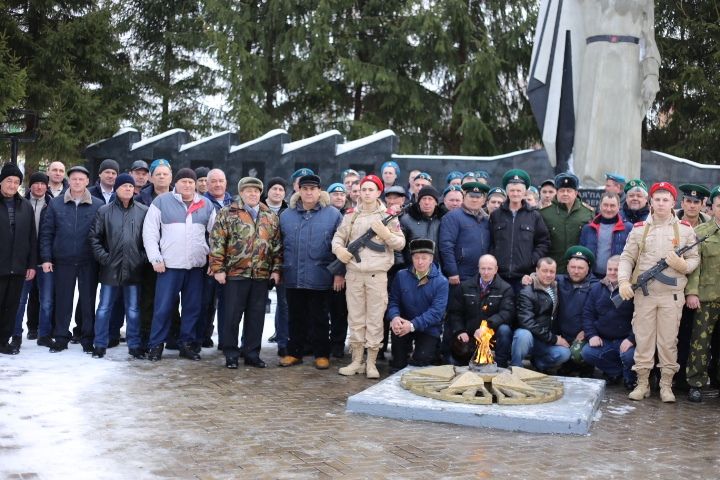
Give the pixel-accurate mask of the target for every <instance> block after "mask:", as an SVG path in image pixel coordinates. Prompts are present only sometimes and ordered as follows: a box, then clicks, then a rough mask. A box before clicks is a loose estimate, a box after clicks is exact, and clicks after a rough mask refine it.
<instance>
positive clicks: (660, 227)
mask: <svg viewBox="0 0 720 480" xmlns="http://www.w3.org/2000/svg"><path fill="white" fill-rule="evenodd" d="M694 241H695V232H694V231H693V229H692V227H690V225H689V224H688V223H686V222H681V221H680V220H678V218H677V217H676V216H674V215H672V216H670V218H668V219H667V220H665V221H662V222H658V221H656V220H655V218H654V217H653V216H652V215H651V216H649V217H648V219H647V220H646V221H645V222H638V223H636V224H635V225H634V226H633V229H632V231H631V232H630V235H629V236H628V240H627V243H626V244H625V249H624V250H623V253H622V256H621V257H620V265H619V271H618V281H619V282H620V283H621V284H622V282H631V283H633V282H634V281H635V280H636V278H637V275H639V274H641V273H643V272H644V271H646V270H648V269H650V268H652V267H653V266H654V265H655V264H656V263H657V262H658V261H660V260H661V259H663V258H665V257H666V256H667V255H668V253H669V252H670V251H671V250H674V249H676V248H679V247H684V246H685V245H687V244H689V243H693V242H694ZM683 257H684V258H685V261H686V262H687V270H688V272H692V271H693V270H695V268H696V267H697V266H698V264H699V263H700V257H699V255H698V251H697V247H694V248H692V249H690V250H689V251H688V252H686V253H685V254H684V255H683ZM663 273H664V274H665V275H667V276H668V277H671V278H675V279H677V285H676V286H671V285H665V284H663V283H661V282H659V281H655V280H653V281H651V282H649V283H648V291H649V295H647V296H645V295H643V293H642V291H641V290H639V289H638V290H637V291H636V292H635V316H634V318H633V322H632V324H633V332H635V343H636V345H637V347H636V349H635V365H634V366H633V370H635V371H640V370H649V369H651V368H653V364H654V357H655V348H656V347H657V351H658V357H659V360H660V361H659V365H658V366H659V367H660V368H661V370H662V371H663V374H664V375H666V376H669V377H672V375H673V374H674V373H676V372H677V371H678V369H679V366H678V363H677V333H678V327H679V325H680V315H681V313H682V307H683V305H684V304H685V295H684V294H683V290H684V288H685V284H686V283H687V278H686V276H685V275H686V273H685V272H678V271H676V270H674V269H673V268H670V267H668V268H667V269H665V271H664V272H663Z"/></svg>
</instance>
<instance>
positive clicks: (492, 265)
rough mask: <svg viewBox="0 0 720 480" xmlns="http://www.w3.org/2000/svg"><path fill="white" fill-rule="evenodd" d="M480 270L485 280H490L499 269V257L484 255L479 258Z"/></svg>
mask: <svg viewBox="0 0 720 480" xmlns="http://www.w3.org/2000/svg"><path fill="white" fill-rule="evenodd" d="M478 270H479V272H480V278H482V280H483V282H490V281H492V279H494V278H495V275H496V274H497V271H498V264H497V259H496V258H495V257H493V256H492V255H483V256H482V257H480V260H478Z"/></svg>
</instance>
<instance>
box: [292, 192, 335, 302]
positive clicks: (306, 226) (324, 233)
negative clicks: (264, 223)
mask: <svg viewBox="0 0 720 480" xmlns="http://www.w3.org/2000/svg"><path fill="white" fill-rule="evenodd" d="M299 197H300V195H299V194H297V193H295V194H293V196H292V199H291V201H290V206H289V207H288V209H287V210H285V211H284V212H283V213H282V214H281V215H280V231H281V233H282V239H283V252H284V256H283V283H284V284H285V286H286V287H287V288H305V289H310V290H330V289H331V288H332V284H333V275H332V273H330V271H329V270H328V269H327V266H328V265H330V263H331V262H332V261H333V260H335V255H333V253H332V248H331V242H332V239H333V235H335V230H337V228H338V226H339V225H340V222H341V221H342V215H341V214H340V211H339V210H338V209H337V208H335V207H333V206H331V205H330V204H329V203H330V198H329V197H328V195H327V193H326V192H322V193H321V194H320V201H319V202H318V204H317V205H316V206H315V208H314V209H312V210H309V211H308V210H305V209H304V208H303V206H302V202H301V201H300V199H299Z"/></svg>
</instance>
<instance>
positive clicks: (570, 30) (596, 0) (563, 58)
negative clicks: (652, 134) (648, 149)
mask: <svg viewBox="0 0 720 480" xmlns="http://www.w3.org/2000/svg"><path fill="white" fill-rule="evenodd" d="M659 67H660V54H659V52H658V49H657V46H656V44H655V29H654V5H653V2H652V0H564V1H562V0H542V1H541V3H540V12H539V15H538V25H537V29H536V34H535V43H534V46H533V54H532V63H531V66H530V69H531V70H530V79H529V83H528V96H529V98H530V104H531V106H532V109H533V114H534V115H535V118H536V120H537V122H538V126H539V128H540V131H541V132H542V139H543V144H544V145H545V149H546V151H547V154H548V157H549V159H550V162H551V164H553V165H554V166H555V167H556V169H557V170H558V171H565V170H571V171H573V172H574V173H575V174H576V175H577V176H578V177H579V178H580V181H581V183H582V185H583V186H585V187H593V186H599V185H602V184H603V183H604V174H605V173H606V172H617V173H621V174H623V175H625V176H626V177H627V178H638V177H640V156H641V146H640V138H641V129H642V120H643V118H644V117H645V114H646V113H647V110H648V108H649V107H650V105H651V104H652V102H653V100H654V98H655V95H656V93H657V91H658V90H659V83H658V72H659Z"/></svg>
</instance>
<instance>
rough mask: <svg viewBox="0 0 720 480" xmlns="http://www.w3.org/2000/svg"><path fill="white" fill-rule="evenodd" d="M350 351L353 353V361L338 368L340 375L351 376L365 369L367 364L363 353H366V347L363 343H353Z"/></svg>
mask: <svg viewBox="0 0 720 480" xmlns="http://www.w3.org/2000/svg"><path fill="white" fill-rule="evenodd" d="M350 352H351V353H352V362H351V363H350V365H348V366H347V367H342V368H341V369H339V370H338V373H339V374H340V375H345V376H351V375H355V374H356V373H362V372H364V371H365V364H364V363H363V354H364V353H365V347H364V346H363V344H362V343H351V344H350Z"/></svg>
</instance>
